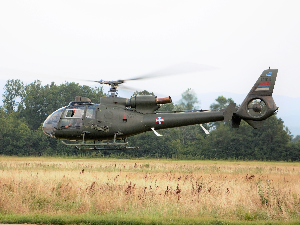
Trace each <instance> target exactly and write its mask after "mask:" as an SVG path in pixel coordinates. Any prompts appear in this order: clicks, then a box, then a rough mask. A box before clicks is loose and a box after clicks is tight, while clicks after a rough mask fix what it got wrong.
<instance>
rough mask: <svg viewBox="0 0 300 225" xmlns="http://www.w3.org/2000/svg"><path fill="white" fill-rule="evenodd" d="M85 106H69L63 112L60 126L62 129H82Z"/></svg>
mask: <svg viewBox="0 0 300 225" xmlns="http://www.w3.org/2000/svg"><path fill="white" fill-rule="evenodd" d="M84 110H85V106H82V105H79V106H71V107H67V108H66V110H65V111H64V113H63V114H62V117H61V120H60V124H59V128H61V129H80V128H81V127H82V120H83V115H84Z"/></svg>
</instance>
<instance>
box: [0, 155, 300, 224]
mask: <svg viewBox="0 0 300 225" xmlns="http://www.w3.org/2000/svg"><path fill="white" fill-rule="evenodd" d="M299 178H300V164H297V163H293V164H288V163H261V162H214V161H167V160H165V161H161V160H160V161H158V160H156V161H154V160H149V161H146V160H112V159H103V160H102V159H99V160H89V159H80V160H75V159H43V158H41V159H40V158H31V159H27V158H5V157H2V158H0V213H1V214H38V213H41V214H50V215H58V214H66V213H67V214H74V215H75V214H112V215H114V214H118V215H122V214H126V215H128V214H129V215H132V216H144V215H148V216H149V215H151V216H157V217H187V218H190V217H210V218H219V219H221V218H222V219H234V220H235V219H240V220H262V219H264V220H292V219H299V218H300V216H299V215H300V186H299V185H300V181H299Z"/></svg>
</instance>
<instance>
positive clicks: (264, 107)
mask: <svg viewBox="0 0 300 225" xmlns="http://www.w3.org/2000/svg"><path fill="white" fill-rule="evenodd" d="M277 73H278V69H268V70H264V71H263V72H262V74H261V75H260V77H259V78H258V80H257V81H256V83H255V84H254V86H253V87H252V89H251V90H250V92H249V93H248V95H247V96H246V98H245V99H244V101H243V103H242V104H241V106H240V107H239V109H238V110H237V111H236V113H235V114H234V115H233V119H232V122H233V123H232V125H233V127H238V126H239V122H240V120H241V119H243V120H245V121H246V122H247V123H248V124H249V125H250V126H252V127H253V128H259V127H261V126H262V123H263V120H265V119H267V118H268V117H270V116H272V115H273V114H274V113H275V111H276V110H277V106H276V104H275V102H274V100H273V97H272V94H273V90H274V86H275V81H276V77H277Z"/></svg>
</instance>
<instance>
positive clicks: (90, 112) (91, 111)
mask: <svg viewBox="0 0 300 225" xmlns="http://www.w3.org/2000/svg"><path fill="white" fill-rule="evenodd" d="M95 113H96V106H94V105H88V107H87V110H86V115H85V118H87V119H95Z"/></svg>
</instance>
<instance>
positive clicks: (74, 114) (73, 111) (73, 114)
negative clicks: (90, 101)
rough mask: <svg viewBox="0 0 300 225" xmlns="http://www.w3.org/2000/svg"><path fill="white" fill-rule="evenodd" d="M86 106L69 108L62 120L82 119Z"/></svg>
mask: <svg viewBox="0 0 300 225" xmlns="http://www.w3.org/2000/svg"><path fill="white" fill-rule="evenodd" d="M84 108H85V106H73V107H68V108H67V109H66V111H65V112H64V115H63V117H62V118H73V119H75V118H82V116H83V113H84Z"/></svg>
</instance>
